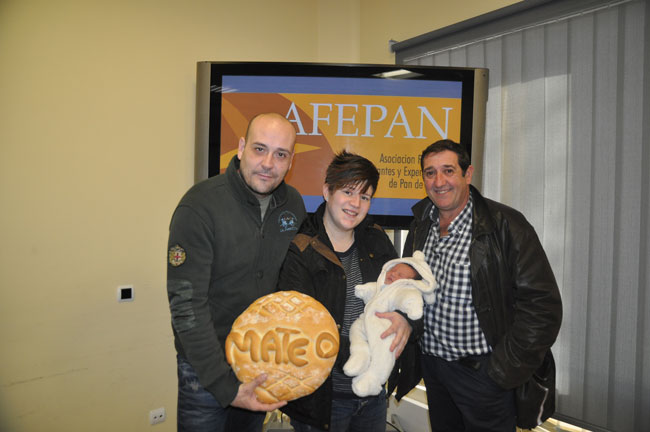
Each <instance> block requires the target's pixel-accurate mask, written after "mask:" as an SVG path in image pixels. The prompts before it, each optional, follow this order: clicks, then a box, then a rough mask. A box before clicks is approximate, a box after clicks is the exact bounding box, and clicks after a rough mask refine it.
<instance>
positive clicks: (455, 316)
mask: <svg viewBox="0 0 650 432" xmlns="http://www.w3.org/2000/svg"><path fill="white" fill-rule="evenodd" d="M473 207H474V203H473V200H472V197H471V194H470V197H469V201H468V203H467V205H466V206H465V208H464V209H463V210H462V211H461V212H460V214H459V215H458V216H456V218H455V219H454V220H453V221H452V222H451V224H449V228H448V230H447V231H448V234H447V235H446V236H444V237H441V236H440V217H439V214H438V209H437V208H436V207H435V206H434V207H433V208H432V209H431V213H430V214H429V217H430V218H431V220H432V221H433V223H432V224H431V229H430V231H429V234H428V236H427V240H426V242H425V244H424V251H423V252H424V255H425V257H426V259H427V262H428V263H429V265H430V266H431V270H432V272H433V275H434V276H435V277H436V279H437V281H438V286H439V289H438V291H437V294H436V297H435V300H434V302H433V304H431V305H426V304H425V310H424V335H423V337H422V339H421V340H420V346H421V348H422V352H424V353H425V354H430V355H435V356H437V357H441V358H443V359H445V360H458V359H459V358H462V357H466V356H469V355H481V354H487V353H489V352H490V351H491V348H490V346H489V345H488V343H487V340H486V339H485V335H484V334H483V331H482V330H481V328H480V326H479V322H478V317H477V316H476V310H475V309H474V304H473V302H472V280H471V271H470V260H469V247H470V244H471V242H472V209H473Z"/></svg>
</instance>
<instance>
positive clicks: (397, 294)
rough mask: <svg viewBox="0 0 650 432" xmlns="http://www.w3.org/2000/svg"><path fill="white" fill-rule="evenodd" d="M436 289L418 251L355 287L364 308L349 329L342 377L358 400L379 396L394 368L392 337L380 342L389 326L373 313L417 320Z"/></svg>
mask: <svg viewBox="0 0 650 432" xmlns="http://www.w3.org/2000/svg"><path fill="white" fill-rule="evenodd" d="M436 287H437V283H436V280H435V278H434V276H433V274H432V273H431V269H430V268H429V264H428V263H427V262H426V260H425V259H424V254H423V253H422V252H420V251H416V252H415V253H414V254H413V257H411V258H397V259H394V260H391V261H388V262H387V263H386V264H384V267H383V268H382V271H381V274H380V275H379V278H378V279H377V282H369V283H366V284H363V285H357V287H356V289H355V295H356V296H357V297H359V298H361V299H363V301H364V302H365V303H366V306H365V308H364V310H363V313H362V314H361V315H360V316H359V318H357V320H356V321H355V322H354V323H353V324H352V327H351V328H350V358H349V359H348V361H347V362H346V363H345V365H344V366H343V371H344V372H345V374H346V375H348V376H352V377H354V378H353V379H352V390H353V391H354V393H355V394H356V395H357V396H360V397H365V396H369V395H377V394H379V392H381V389H382V388H383V386H384V383H385V382H386V381H387V380H388V377H389V375H390V373H391V371H392V369H393V366H394V365H395V355H394V354H393V352H391V351H390V346H391V344H392V341H393V339H394V338H395V335H394V334H392V335H390V336H388V337H387V338H385V339H382V338H381V334H382V333H383V332H384V331H385V330H386V329H387V328H388V327H390V325H391V322H390V321H389V320H387V319H385V318H379V317H378V316H376V313H377V312H389V311H394V310H399V311H402V312H404V313H406V314H407V316H408V317H409V318H410V319H412V320H416V319H419V318H421V317H422V309H423V307H424V301H426V302H427V303H432V302H433V296H434V294H433V291H434V290H435V289H436Z"/></svg>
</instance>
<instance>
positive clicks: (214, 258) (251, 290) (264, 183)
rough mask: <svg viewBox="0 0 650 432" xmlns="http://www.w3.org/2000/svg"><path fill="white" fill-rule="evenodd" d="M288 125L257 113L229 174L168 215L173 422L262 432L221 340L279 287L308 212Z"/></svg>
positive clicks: (267, 407)
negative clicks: (294, 169)
mask: <svg viewBox="0 0 650 432" xmlns="http://www.w3.org/2000/svg"><path fill="white" fill-rule="evenodd" d="M295 140H296V133H295V129H294V127H293V125H292V124H291V123H290V122H289V121H288V120H287V119H286V118H284V117H282V116H281V115H278V114H273V113H269V114H260V115H258V116H256V117H254V118H253V119H252V120H251V122H250V123H249V126H248V130H247V132H246V137H245V138H241V139H240V141H239V148H238V152H237V156H235V157H233V158H232V160H231V161H230V164H229V166H228V168H227V169H226V172H225V174H222V175H218V176H214V177H212V178H209V179H207V180H204V181H202V182H200V183H198V184H196V185H194V186H193V187H192V188H190V190H189V191H188V192H187V193H186V194H185V195H184V196H183V198H182V199H181V201H180V203H179V204H178V207H177V208H176V210H175V211H174V215H173V217H172V220H171V225H170V231H169V243H168V260H167V261H168V264H167V294H168V298H169V304H170V310H171V316H172V328H173V331H174V340H175V346H176V351H177V353H178V355H177V358H178V430H179V431H185V430H191V431H210V432H214V431H225V430H237V431H249V430H250V431H259V430H261V428H262V423H263V421H264V415H265V411H272V410H274V409H276V408H278V407H280V406H282V405H284V403H278V404H263V403H261V402H259V401H258V400H257V398H256V397H255V393H254V389H255V387H257V386H258V385H260V384H261V383H263V382H264V380H265V379H266V377H265V376H264V375H260V376H259V377H258V378H257V379H256V380H254V381H252V382H250V383H247V384H242V383H240V382H239V381H238V380H237V378H236V377H235V375H234V373H233V372H232V370H231V368H230V365H228V363H227V361H226V358H225V352H224V343H225V339H226V337H227V335H228V333H229V332H230V329H231V326H232V323H233V321H234V320H235V318H237V316H239V314H240V313H241V312H243V311H244V309H246V308H247V307H248V306H249V305H250V304H251V303H252V302H253V301H254V300H255V299H257V298H259V297H261V296H264V295H266V294H269V293H271V292H273V291H275V288H276V283H277V279H278V273H279V271H280V266H281V265H282V262H283V260H284V257H285V254H286V252H287V248H288V247H289V243H290V242H291V240H292V239H293V237H294V235H295V234H296V232H297V230H298V228H299V227H300V224H301V223H302V221H303V219H304V218H305V216H306V212H305V206H304V204H303V201H302V198H301V197H300V194H299V193H298V191H296V190H295V189H294V188H293V187H291V186H288V185H287V184H285V183H284V177H285V175H286V174H287V172H288V171H289V168H290V167H291V163H292V160H293V155H294V146H295Z"/></svg>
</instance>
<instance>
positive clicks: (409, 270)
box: [384, 263, 418, 285]
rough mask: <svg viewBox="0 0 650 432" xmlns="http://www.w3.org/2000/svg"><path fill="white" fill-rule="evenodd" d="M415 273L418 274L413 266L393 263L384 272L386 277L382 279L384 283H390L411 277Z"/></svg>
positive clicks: (414, 275)
mask: <svg viewBox="0 0 650 432" xmlns="http://www.w3.org/2000/svg"><path fill="white" fill-rule="evenodd" d="M417 275H418V274H417V272H416V271H415V269H414V268H413V267H411V266H410V265H408V264H404V263H399V264H395V265H394V266H393V267H391V269H390V270H388V271H387V272H386V279H384V283H385V284H386V285H390V284H392V283H393V282H395V281H396V280H400V279H413V278H414V277H416V276H417Z"/></svg>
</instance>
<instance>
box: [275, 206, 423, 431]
mask: <svg viewBox="0 0 650 432" xmlns="http://www.w3.org/2000/svg"><path fill="white" fill-rule="evenodd" d="M324 209H325V205H324V204H323V205H321V206H320V207H319V208H318V210H317V211H316V213H315V214H313V215H312V216H310V217H309V218H308V219H307V220H305V222H304V223H303V225H302V227H301V228H300V231H299V233H298V234H297V235H296V237H295V238H294V240H293V242H292V243H291V245H290V246H289V251H288V253H287V257H286V259H285V262H284V265H283V267H282V270H281V271H280V279H279V282H278V289H281V290H295V291H299V292H302V293H305V294H307V295H310V296H312V297H314V298H315V299H316V300H318V301H319V302H321V303H322V304H323V305H324V306H325V307H326V308H327V310H328V311H329V312H330V314H331V315H332V317H333V318H334V320H335V321H336V323H337V325H338V327H339V328H340V326H341V325H342V323H343V315H344V312H345V297H346V280H345V272H344V270H343V267H342V265H341V262H340V261H339V259H338V257H337V255H336V254H335V252H334V249H333V247H332V244H331V242H330V240H329V238H328V236H327V233H326V231H325V227H324V226H323V213H324ZM355 243H356V246H357V249H358V253H359V266H360V268H361V274H362V279H363V283H366V282H371V281H376V280H377V278H378V277H379V274H380V273H381V268H382V266H383V265H384V263H386V262H387V261H389V260H391V259H393V258H397V252H396V250H395V247H394V246H393V244H392V243H391V241H390V239H389V238H388V236H386V234H385V233H384V231H383V230H382V229H381V227H379V226H378V225H374V224H372V223H371V222H369V220H368V218H366V219H365V220H364V221H363V222H361V224H359V226H357V227H356V228H355ZM409 323H410V324H411V326H412V327H413V331H412V333H411V340H412V342H409V344H407V347H409V346H411V348H412V349H413V352H415V350H416V349H417V347H416V345H415V342H414V339H415V337H417V336H416V334H421V333H422V330H423V324H422V320H418V321H409ZM349 348H350V341H349V339H348V338H346V337H341V341H340V347H339V354H338V356H337V359H336V363H335V367H339V368H340V369H342V368H343V365H344V364H345V362H346V361H347V360H348V358H349V356H350V351H349ZM404 351H405V352H406V351H407V348H405V350H404ZM403 358H404V353H402V356H400V358H398V359H397V361H396V369H395V370H398V364H399V363H400V360H401V359H403ZM412 361H413V360H412V359H411V360H410V362H412ZM394 381H399V380H398V379H395V378H394ZM410 381H413V379H411V380H410ZM415 382H417V379H416V380H415ZM400 385H401V384H400ZM331 401H332V380H331V376H330V378H328V379H327V380H326V381H325V382H324V383H323V385H321V387H320V388H318V389H317V390H316V391H315V392H314V393H312V394H311V395H308V396H305V397H303V398H300V399H296V400H294V401H292V402H289V403H288V404H287V405H286V406H284V407H283V408H281V410H282V411H283V412H285V413H286V414H287V415H289V417H291V418H295V419H296V420H298V421H300V422H302V423H306V424H310V425H312V426H315V427H318V428H320V429H326V430H327V429H329V422H330V415H331V405H332V404H331Z"/></svg>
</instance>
